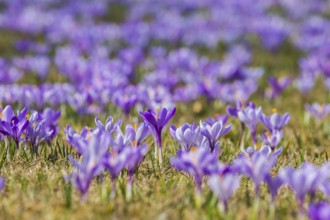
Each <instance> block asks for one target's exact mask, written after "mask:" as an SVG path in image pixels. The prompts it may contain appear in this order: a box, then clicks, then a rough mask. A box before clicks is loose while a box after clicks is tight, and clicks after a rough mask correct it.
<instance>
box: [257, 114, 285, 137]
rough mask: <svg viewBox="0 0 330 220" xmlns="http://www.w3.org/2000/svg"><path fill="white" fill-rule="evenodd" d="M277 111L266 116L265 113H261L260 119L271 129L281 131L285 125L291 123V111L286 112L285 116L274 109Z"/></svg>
mask: <svg viewBox="0 0 330 220" xmlns="http://www.w3.org/2000/svg"><path fill="white" fill-rule="evenodd" d="M274 111H275V113H273V114H272V115H270V116H266V115H265V114H261V117H260V121H261V123H262V124H264V125H265V126H266V127H267V128H268V130H269V131H271V132H273V131H280V130H282V129H283V127H284V126H285V125H286V124H287V123H289V121H290V115H289V113H285V114H284V115H283V116H281V115H280V114H278V113H277V112H276V110H274Z"/></svg>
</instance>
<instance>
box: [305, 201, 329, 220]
mask: <svg viewBox="0 0 330 220" xmlns="http://www.w3.org/2000/svg"><path fill="white" fill-rule="evenodd" d="M308 216H309V218H310V219H311V220H329V219H330V204H329V203H328V202H319V203H317V204H311V205H309V209H308Z"/></svg>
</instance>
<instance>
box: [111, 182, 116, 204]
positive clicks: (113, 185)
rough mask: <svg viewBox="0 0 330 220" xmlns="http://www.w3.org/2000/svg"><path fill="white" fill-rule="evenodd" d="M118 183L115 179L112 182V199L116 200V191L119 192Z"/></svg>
mask: <svg viewBox="0 0 330 220" xmlns="http://www.w3.org/2000/svg"><path fill="white" fill-rule="evenodd" d="M116 183H117V181H116V180H115V179H114V180H112V183H111V192H110V199H114V198H115V197H116V190H117V187H116Z"/></svg>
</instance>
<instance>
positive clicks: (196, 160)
mask: <svg viewBox="0 0 330 220" xmlns="http://www.w3.org/2000/svg"><path fill="white" fill-rule="evenodd" d="M170 162H171V165H172V166H173V167H174V168H175V169H177V170H180V171H184V172H187V173H188V174H190V175H191V176H192V177H193V178H194V181H195V184H196V189H197V192H198V193H199V194H200V193H201V190H202V188H201V185H202V179H203V177H204V176H205V175H210V174H213V173H217V172H218V171H219V168H220V162H219V161H218V158H217V155H216V154H212V153H210V152H209V151H208V150H207V149H206V148H203V147H201V148H192V149H191V150H190V151H182V150H179V151H177V157H172V158H170Z"/></svg>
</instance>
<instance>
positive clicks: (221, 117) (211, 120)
mask: <svg viewBox="0 0 330 220" xmlns="http://www.w3.org/2000/svg"><path fill="white" fill-rule="evenodd" d="M227 120H228V115H220V114H216V115H215V116H214V117H209V118H207V119H206V120H205V122H206V123H207V124H209V125H211V126H212V125H213V124H214V123H216V122H218V121H221V122H222V125H225V124H226V123H227Z"/></svg>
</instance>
